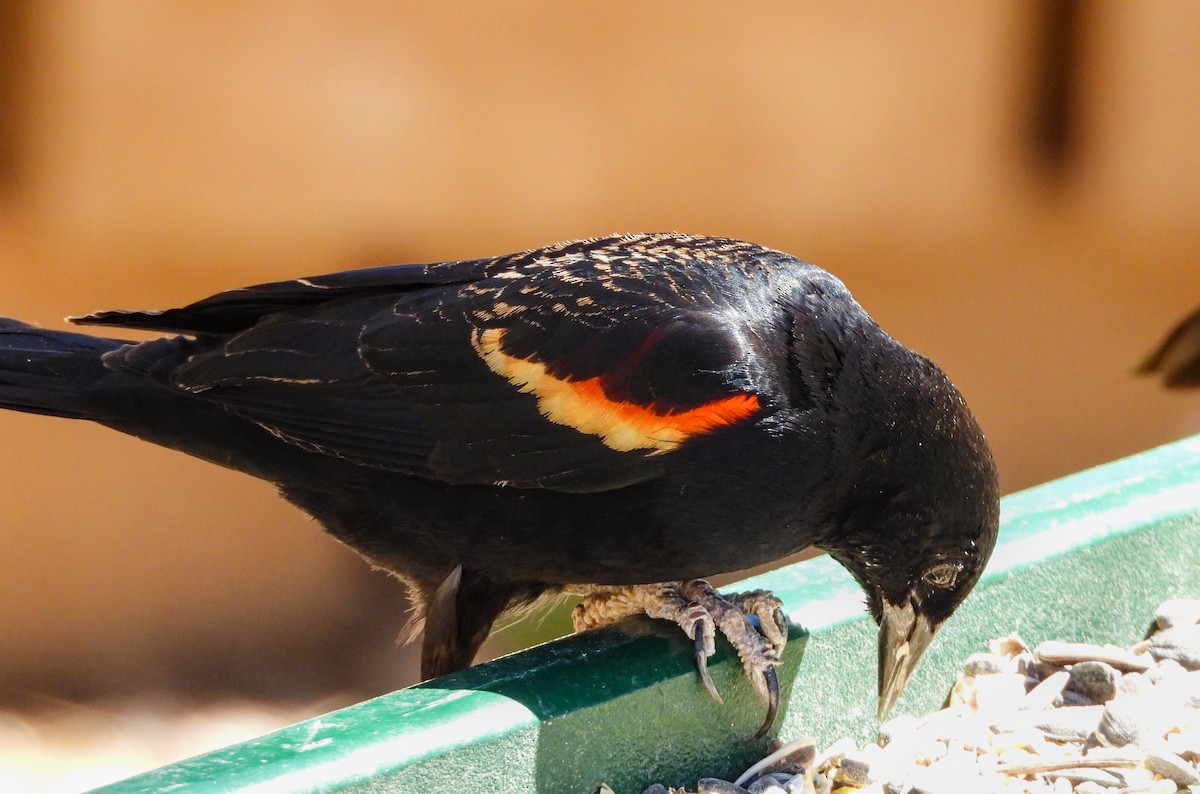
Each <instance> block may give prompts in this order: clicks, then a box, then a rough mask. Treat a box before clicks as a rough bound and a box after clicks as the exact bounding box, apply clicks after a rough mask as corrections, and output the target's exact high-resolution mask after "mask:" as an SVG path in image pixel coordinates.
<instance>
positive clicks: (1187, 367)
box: [1137, 309, 1200, 389]
mask: <svg viewBox="0 0 1200 794" xmlns="http://www.w3.org/2000/svg"><path fill="white" fill-rule="evenodd" d="M1137 373H1138V374H1139V375H1155V374H1157V375H1161V376H1162V379H1163V385H1164V386H1166V387H1167V388H1168V389H1189V388H1194V387H1196V386H1200V309H1197V310H1196V311H1194V312H1192V313H1191V314H1189V315H1188V316H1187V317H1184V318H1183V319H1182V320H1180V321H1179V322H1178V323H1177V324H1176V325H1175V327H1174V328H1172V329H1171V332H1170V333H1169V334H1167V338H1166V339H1164V340H1163V341H1162V342H1161V343H1160V344H1159V346H1158V347H1157V348H1155V350H1154V352H1153V353H1151V354H1150V356H1149V357H1148V358H1147V359H1146V360H1145V361H1143V362H1142V364H1141V366H1140V367H1138V369H1137Z"/></svg>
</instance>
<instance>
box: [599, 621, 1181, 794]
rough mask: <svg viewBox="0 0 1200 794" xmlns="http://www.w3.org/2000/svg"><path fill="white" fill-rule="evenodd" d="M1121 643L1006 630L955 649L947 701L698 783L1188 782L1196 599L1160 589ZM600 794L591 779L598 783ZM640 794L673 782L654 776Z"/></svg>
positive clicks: (819, 786)
mask: <svg viewBox="0 0 1200 794" xmlns="http://www.w3.org/2000/svg"><path fill="white" fill-rule="evenodd" d="M1154 617H1155V621H1156V623H1157V626H1158V629H1157V631H1156V632H1155V633H1154V634H1153V635H1152V636H1151V637H1150V638H1149V639H1147V640H1145V641H1143V642H1140V643H1138V644H1137V645H1134V646H1133V647H1132V648H1129V649H1124V648H1118V647H1115V646H1112V645H1088V644H1082V643H1070V642H1058V641H1047V642H1043V643H1042V644H1040V645H1038V646H1037V647H1036V648H1034V649H1032V650H1030V648H1029V647H1028V646H1027V645H1026V644H1025V643H1024V642H1023V641H1022V640H1021V639H1020V637H1018V636H1016V635H1009V636H1008V637H1003V638H1001V639H997V640H993V641H992V642H990V643H989V644H988V652H987V653H977V654H974V655H972V656H971V657H969V658H968V659H967V661H966V664H965V665H964V667H963V670H962V672H961V673H960V674H959V676H958V680H957V682H956V684H955V686H954V689H953V691H952V692H951V694H950V698H949V705H948V706H947V707H946V708H944V709H942V710H941V711H938V712H935V713H933V714H930V715H928V716H926V717H923V718H919V719H918V718H915V717H910V716H901V717H897V718H895V719H893V720H891V721H890V722H887V723H885V724H884V725H883V726H882V728H881V729H880V733H879V742H878V744H870V745H867V746H865V747H861V748H860V747H857V746H856V745H855V743H854V742H853V741H851V740H849V739H843V740H841V741H839V742H836V743H834V744H833V745H832V746H830V747H828V748H826V749H825V750H824V751H823V752H818V751H817V747H816V744H815V742H814V741H813V740H812V739H801V740H799V741H796V742H792V743H791V744H788V745H786V746H783V747H780V748H778V749H776V750H775V751H774V752H773V753H771V754H770V755H768V756H767V757H765V758H763V759H762V760H761V761H759V762H758V763H756V764H755V765H754V766H752V767H750V768H749V769H747V770H746V772H745V773H743V774H742V775H741V777H739V778H738V779H737V780H736V781H734V782H729V781H725V780H717V779H712V778H706V779H704V780H701V781H700V782H699V783H698V785H697V789H696V790H697V791H698V792H699V794H746V793H747V792H748V793H749V794H951V793H953V794H961V793H962V792H981V793H983V794H986V793H987V792H1029V793H1030V794H1071V792H1078V794H1135V793H1136V794H1142V793H1143V792H1145V793H1146V794H1159V793H1160V792H1162V793H1163V794H1165V793H1166V792H1176V791H1179V790H1184V791H1191V792H1196V793H1200V601H1192V600H1182V599H1177V600H1173V601H1168V602H1166V603H1164V604H1163V605H1162V606H1160V607H1159V608H1158V609H1157V610H1156V611H1155V616H1154ZM601 792H604V789H603V788H602V789H601ZM643 794H685V790H684V789H668V788H666V787H665V786H662V785H657V784H656V785H654V786H651V787H650V788H648V789H646V790H645V791H644V792H643Z"/></svg>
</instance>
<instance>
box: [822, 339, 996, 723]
mask: <svg viewBox="0 0 1200 794" xmlns="http://www.w3.org/2000/svg"><path fill="white" fill-rule="evenodd" d="M897 347H899V346H898V345H897ZM900 350H901V351H904V353H906V354H907V355H903V354H900V353H897V352H896V351H893V353H894V354H896V355H895V357H893V358H891V359H889V360H890V361H891V362H892V364H894V365H895V366H894V368H893V367H892V366H888V367H883V368H881V369H876V370H875V371H874V372H873V375H874V377H875V378H876V380H875V382H874V383H872V384H871V385H870V386H868V388H869V389H870V390H872V391H875V397H876V398H877V399H874V400H872V405H873V406H874V407H875V408H876V410H874V411H870V410H869V409H868V413H869V414H870V415H869V416H864V417H862V418H861V419H860V420H858V421H855V422H854V423H853V424H854V430H853V432H852V433H851V434H850V437H849V440H847V441H845V444H846V448H845V451H844V454H845V455H847V456H849V457H851V458H854V459H855V462H854V463H853V464H851V466H850V469H851V472H850V476H849V477H846V478H845V479H844V480H843V481H844V483H845V486H844V488H843V489H842V493H841V494H840V498H839V500H838V501H839V505H840V507H839V510H838V514H837V517H836V518H835V521H836V522H837V523H838V524H840V530H839V531H837V532H836V534H835V540H833V541H832V542H831V544H830V545H829V546H828V547H827V550H828V551H829V552H830V554H831V555H832V556H833V557H834V558H835V559H837V560H838V561H839V562H841V563H842V564H843V565H845V566H846V568H848V569H849V570H850V572H851V573H852V574H853V575H854V577H855V578H856V579H857V580H858V582H859V584H860V585H862V588H863V590H864V591H865V592H866V595H867V603H868V607H869V608H870V610H871V614H872V615H873V616H874V618H875V621H876V623H878V624H879V718H880V719H883V718H885V717H886V716H887V715H888V714H889V713H890V712H891V710H892V707H893V706H895V704H896V701H897V699H898V698H899V697H900V693H901V692H903V691H904V686H905V684H906V683H907V682H908V679H909V676H910V675H911V674H912V672H913V670H914V669H916V666H917V662H918V661H919V660H920V658H921V656H922V654H923V653H924V652H925V650H926V649H927V648H928V647H929V644H930V641H931V640H932V639H933V637H934V635H935V634H936V633H937V631H938V629H939V628H940V627H941V625H942V624H943V623H944V622H945V620H946V619H947V618H948V617H950V615H951V614H952V613H953V612H954V610H955V609H956V608H957V607H958V605H959V604H961V603H962V601H963V599H965V598H966V597H967V594H968V593H970V591H971V589H972V588H973V587H974V586H975V583H976V582H977V581H978V580H979V576H980V574H981V573H982V572H983V569H984V566H985V565H986V564H987V561H988V558H989V557H990V556H991V553H992V548H993V546H995V542H996V534H997V529H998V523H999V490H998V483H997V476H996V467H995V463H994V462H993V460H992V455H991V452H990V450H989V448H988V445H987V442H986V441H985V440H984V437H983V433H982V431H981V430H980V428H979V425H978V424H977V423H976V421H975V418H974V417H973V416H972V415H971V412H970V411H969V410H968V409H967V405H966V403H965V401H964V400H963V398H962V396H961V395H960V394H959V392H958V390H957V389H955V387H954V386H953V385H952V384H951V383H950V381H949V379H948V378H947V377H946V376H945V375H944V374H943V373H942V371H941V370H940V369H938V368H937V366H936V365H934V364H933V363H932V362H929V361H928V360H926V359H924V358H922V357H920V356H918V355H916V354H914V353H911V352H909V351H906V350H904V349H903V348H900ZM899 362H902V363H899ZM877 389H878V390H881V391H878V390H877ZM881 395H882V399H879V398H880V397H881Z"/></svg>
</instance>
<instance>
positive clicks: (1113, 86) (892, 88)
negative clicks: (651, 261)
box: [0, 0, 1200, 790]
mask: <svg viewBox="0 0 1200 794" xmlns="http://www.w3.org/2000/svg"><path fill="white" fill-rule="evenodd" d="M1198 36H1200V5H1198V4H1195V3H1192V2H1187V1H1186V0H1142V2H1138V3H1123V2H1118V1H1117V0H1108V1H1107V2H1099V1H1098V2H1088V3H1084V2H1071V1H1070V0H1040V1H1039V0H1025V2H1012V1H1011V0H989V1H988V2H983V1H980V2H973V3H961V2H956V1H955V0H936V1H935V2H928V3H924V4H894V3H882V2H876V3H868V2H838V3H812V2H805V3H791V4H771V5H754V6H749V7H747V6H737V7H735V6H734V5H732V4H729V3H725V2H699V3H698V2H694V1H693V2H687V3H659V4H634V3H628V4H626V3H609V4H573V3H561V2H539V1H536V0H524V1H521V2H513V0H506V1H505V2H448V3H439V4H423V3H412V2H392V3H383V2H378V3H371V2H350V3H334V2H306V3H290V2H284V1H283V0H275V1H274V2H260V3H254V4H248V3H237V2H206V3H187V2H157V0H120V1H117V0H104V1H98V2H69V1H67V0H38V1H37V2H34V0H0V277H2V278H0V315H10V316H16V317H20V318H22V319H26V320H31V321H35V322H38V323H41V324H43V325H46V326H50V327H63V326H64V324H63V322H62V318H63V317H64V316H65V315H68V314H82V313H86V312H89V311H92V310H96V309H105V308H164V307H169V306H174V305H178V304H181V303H184V302H187V301H190V300H192V299H194V298H198V297H202V296H204V295H207V294H210V293H212V292H216V291H219V290H222V289H227V288H231V287H236V286H241V285H244V284H250V283H255V282H260V281H267V280H273V279H280V278H287V277H292V276H297V275H305V274H313V273H320V272H326V271H330V270H336V269H343V268H348V267H362V266H368V265H376V264H388V263H395V262H405V261H425V260H437V259H450V258H461V257H473V256H484V255H492V254H499V253H505V252H509V251H513V250H520V249H524V248H529V247H533V246H537V245H543V244H547V243H551V242H555V241H558V240H562V239H569V238H576V237H584V236H591V235H597V234H604V233H609V232H614V231H622V232H624V231H657V230H672V229H674V230H681V231H688V232H697V233H707V234H719V235H728V236H733V237H739V238H745V239H749V240H754V241H756V242H760V243H763V244H766V245H769V246H773V247H776V248H781V249H784V250H787V251H790V252H792V253H795V254H797V255H799V256H801V257H803V258H806V259H809V260H811V261H814V262H817V263H818V264H821V265H823V266H824V267H826V268H828V269H830V270H832V271H833V272H835V273H836V274H837V275H839V276H840V277H841V278H842V279H843V280H844V281H845V282H846V283H847V284H848V285H849V286H850V288H851V289H852V290H853V291H854V292H855V294H856V296H857V297H858V298H859V300H860V301H861V302H862V303H863V304H864V305H865V306H866V307H867V308H868V310H869V311H870V312H871V313H872V314H873V315H874V316H875V318H876V319H877V320H879V321H880V323H881V324H883V325H884V326H885V327H886V328H888V329H889V330H890V331H891V332H892V333H893V334H894V335H895V336H897V337H898V338H899V339H901V340H902V341H904V342H906V343H907V344H909V345H910V346H912V347H915V348H916V349H918V350H920V351H922V352H924V353H926V354H927V355H929V356H931V357H932V358H934V359H935V360H937V361H938V362H939V363H940V364H941V365H942V366H943V368H944V369H946V370H947V371H948V372H949V373H950V375H951V377H953V378H954V380H955V381H956V382H957V383H958V384H959V386H960V387H961V389H962V390H963V392H964V393H965V394H966V396H967V398H968V400H969V402H970V403H971V405H972V406H973V407H974V409H975V411H976V413H977V414H978V416H979V418H980V420H981V422H982V423H983V425H984V427H985V429H986V430H987V432H988V434H989V437H990V439H991V441H992V444H993V447H994V450H995V452H996V454H997V456H998V459H999V463H1000V468H1001V472H1002V476H1003V484H1004V489H1005V491H1013V490H1016V489H1020V488H1024V487H1027V486H1030V485H1033V484H1036V483H1038V482H1042V481H1044V480H1047V479H1051V478H1054V477H1058V476H1060V475H1063V474H1066V473H1069V472H1071V471H1074V470H1077V469H1080V468H1083V467H1086V466H1090V465H1093V464H1097V463H1101V462H1103V461H1106V460H1110V459H1113V458H1116V457H1120V456H1123V455H1127V454H1129V453H1133V452H1136V451H1138V450H1141V449H1144V448H1147V447H1150V446H1153V445H1156V444H1159V443H1162V442H1165V441H1167V440H1170V439H1174V438H1178V437H1181V436H1183V435H1187V434H1189V433H1192V432H1197V431H1200V398H1197V396H1196V395H1194V394H1191V395H1188V394H1185V395H1170V394H1166V393H1163V392H1162V391H1161V390H1160V389H1159V388H1158V387H1157V386H1156V385H1155V384H1154V383H1152V382H1147V381H1143V380H1139V379H1136V378H1134V377H1133V376H1132V375H1131V370H1132V369H1133V368H1134V367H1135V366H1136V364H1137V363H1138V362H1139V360H1140V358H1141V357H1142V356H1143V355H1144V354H1145V353H1146V352H1147V351H1148V350H1149V349H1150V348H1151V347H1152V346H1153V345H1154V344H1155V342H1156V341H1157V340H1158V339H1159V338H1160V337H1161V336H1162V335H1163V334H1164V333H1165V331H1166V330H1167V328H1168V327H1169V326H1170V324H1171V323H1172V322H1173V321H1174V320H1175V319H1177V318H1178V317H1180V316H1181V315H1183V314H1184V313H1185V312H1186V311H1189V310H1190V309H1192V308H1193V307H1194V306H1195V305H1197V304H1200V271H1198V270H1197V267H1196V264H1197V263H1196V252H1197V249H1198V248H1200V143H1198V142H1200V103H1198V102H1197V97H1198V96H1200V50H1198V49H1197V47H1196V42H1197V40H1198ZM0 543H2V544H3V545H2V548H3V553H0V706H3V705H8V706H9V707H10V709H11V711H10V712H8V714H9V716H8V717H7V718H5V717H0V738H3V739H4V741H3V742H2V743H3V744H5V745H6V746H9V747H14V746H16V747H18V748H29V747H35V746H37V747H41V746H44V745H47V744H48V745H56V743H57V745H61V746H67V747H70V746H74V747H75V749H76V751H78V747H79V746H81V743H82V742H83V739H82V738H80V737H81V736H82V735H83V734H84V733H87V731H89V730H90V731H91V733H89V734H87V735H88V736H89V737H91V739H93V740H95V741H97V742H98V744H96V745H94V746H96V747H98V748H100V749H99V750H97V751H96V753H95V755H94V757H92V756H88V760H87V762H86V763H84V762H82V761H80V760H79V754H78V752H76V754H75V755H76V758H75V760H74V762H66V763H65V766H67V767H70V765H71V763H74V764H75V766H74V767H71V770H72V772H71V774H73V775H74V777H68V778H67V782H65V783H63V782H62V780H61V778H62V777H63V776H62V775H61V774H60V775H59V778H58V779H57V780H58V783H57V784H58V785H61V786H63V787H64V788H63V790H70V789H71V786H75V787H76V788H80V787H83V786H84V785H94V784H97V783H100V782H103V781H104V779H106V777H105V776H107V779H111V778H113V777H116V776H119V775H120V774H127V773H129V772H132V771H135V769H134V768H132V767H136V766H138V765H139V764H140V765H145V764H148V763H158V762H163V761H166V760H170V759H171V758H173V757H178V756H180V755H185V754H189V753H193V752H198V751H200V750H203V749H207V748H208V747H209V746H212V745H213V744H218V743H221V742H224V741H231V740H232V739H233V738H237V737H238V736H240V735H243V734H241V733H238V732H237V730H233V729H228V730H227V729H226V728H227V726H228V724H229V723H230V720H227V719H226V717H227V716H228V714H227V713H226V712H224V711H219V709H220V708H224V707H225V705H227V704H229V703H231V702H235V703H241V702H244V701H253V702H257V703H260V704H263V705H262V706H261V708H259V709H258V710H257V711H250V712H248V713H251V714H252V715H253V716H251V717H249V719H250V722H249V723H247V724H245V725H244V726H243V727H241V728H239V729H238V730H241V731H243V732H250V733H253V732H258V731H260V730H265V729H266V728H267V727H269V726H271V725H274V724H280V723H282V722H283V721H286V720H290V719H295V718H298V717H300V716H304V715H305V714H310V713H315V712H317V711H321V710H326V709H328V708H331V707H333V706H336V705H340V704H342V703H346V702H350V701H352V700H354V699H358V698H361V697H365V696H367V695H371V694H377V693H380V692H383V691H386V690H388V689H390V688H394V687H396V686H401V685H404V684H407V683H411V682H412V680H413V678H414V672H413V667H412V661H413V653H412V649H405V650H399V651H398V650H396V648H395V647H394V644H395V637H396V634H397V632H398V630H399V627H400V626H401V624H402V622H403V617H404V615H403V610H404V608H405V605H404V601H403V598H402V592H401V591H402V588H400V587H399V586H397V585H395V584H394V583H393V582H390V581H388V580H387V579H386V578H385V577H383V576H382V575H381V574H378V573H373V572H371V571H369V570H368V569H367V567H366V566H365V565H364V564H362V563H361V562H359V561H358V559H357V558H356V557H354V555H352V554H351V553H349V552H347V551H346V550H344V549H343V548H341V547H340V546H338V545H337V544H336V543H334V542H333V541H331V540H329V539H327V538H326V537H324V535H323V534H322V533H321V532H320V531H319V530H318V528H317V527H316V526H315V525H314V524H313V523H312V522H311V521H309V520H307V519H306V518H305V517H304V516H303V515H301V514H300V513H299V512H298V511H296V510H294V509H292V508H290V507H289V506H288V505H286V504H284V503H283V502H282V501H281V500H279V499H277V498H276V497H275V496H274V494H273V493H272V490H271V488H270V487H269V486H267V485H265V484H263V483H260V482H257V481H254V480H252V479H250V478H247V477H245V476H242V475H238V474H234V473H231V472H226V471H223V470H220V469H217V468H215V467H212V466H209V465H207V464H204V463H200V462H198V461H194V460H191V459H189V458H186V457H184V456H182V455H180V454H178V453H173V452H168V451H165V450H161V449H157V448H154V447H151V446H148V445H146V444H144V443H142V442H139V441H135V440H133V439H129V438H125V437H122V436H119V435H118V434H116V433H113V432H111V431H107V430H104V429H101V428H97V427H91V426H86V425H82V424H77V423H71V422H68V421H65V420H54V419H46V418H41V417H32V416H22V415H16V414H9V413H4V414H0ZM536 628H537V627H536V626H534V627H533V629H536ZM561 628H563V624H562V622H561V620H558V621H556V622H552V623H551V626H550V630H551V631H553V630H555V629H561ZM522 632H525V633H522ZM527 634H528V632H527V631H525V629H520V630H517V631H516V632H513V633H512V634H511V635H509V636H507V637H506V636H505V635H502V636H501V639H500V642H499V643H494V644H493V645H492V646H490V647H491V651H492V652H498V651H499V650H501V649H503V647H504V645H505V642H507V643H508V644H510V645H511V644H520V643H522V642H526V641H528V638H527ZM231 699H233V700H231ZM131 702H136V703H140V704H142V705H143V706H144V705H145V704H146V703H151V704H157V706H156V708H150V707H146V708H143V709H141V710H140V711H137V713H138V714H142V715H143V716H141V717H138V718H136V719H133V718H128V717H122V716H120V714H122V713H127V712H121V711H120V709H117V711H116V712H109V711H107V710H106V709H107V708H108V705H109V704H113V703H116V704H128V703H131ZM204 708H217V709H218V712H216V713H217V716H215V717H214V718H213V720H212V721H210V722H208V723H206V724H205V725H206V727H204V728H203V729H198V730H196V731H195V732H194V733H195V734H196V736H195V740H194V741H191V740H189V741H184V740H183V739H182V738H180V736H181V734H179V733H177V732H170V731H163V730H162V726H163V725H164V724H171V723H169V722H166V723H164V722H162V721H161V720H164V719H167V718H166V717H162V715H163V714H164V713H165V714H168V715H172V714H173V715H176V716H177V717H179V718H180V719H189V718H193V717H194V716H195V715H196V714H197V713H199V710H202V709H204ZM81 713H83V714H86V716H87V719H85V720H84V723H85V727H84V728H77V727H76V728H71V727H63V725H64V724H65V723H63V721H62V719H61V718H63V715H67V716H71V715H75V716H78V715H79V714H81ZM145 713H153V714H155V715H157V716H155V717H154V718H153V719H150V718H146V717H145V716H144V714H145ZM113 714H116V715H117V716H113ZM39 719H40V720H41V721H40V722H39V721H38V720H39ZM6 720H7V721H6ZM213 725H216V726H217V727H216V728H213ZM147 726H149V730H147ZM76 730H78V731H81V732H82V733H72V731H76ZM6 731H7V733H6ZM187 735H188V736H191V734H187ZM97 736H98V737H100V738H99V739H96V737H97ZM166 736H170V737H171V738H170V741H167V739H166V738H165V737H166ZM31 737H32V738H31ZM114 737H116V738H114ZM22 742H24V744H22ZM39 742H40V743H41V744H39ZM14 743H15V744H14ZM89 746H93V745H89ZM30 757H32V756H31V755H29V754H26V756H25V767H23V768H21V769H17V768H16V767H13V766H12V765H11V763H10V765H9V767H7V772H6V771H5V769H6V768H5V766H4V764H3V762H0V784H3V783H4V782H5V780H6V778H5V777H4V775H5V774H8V775H9V776H10V778H8V779H12V780H17V781H18V782H20V781H26V780H32V779H35V778H33V777H29V776H30V775H35V774H42V773H43V772H45V773H47V774H50V773H52V772H53V771H55V770H60V771H61V769H62V768H64V762H62V761H61V759H60V760H54V759H53V758H51V759H50V760H46V761H45V762H44V763H42V762H41V761H39V762H38V764H40V766H39V767H38V769H36V770H33V771H30V768H29V767H30V766H31V764H30V762H29V761H28V759H29V758H30ZM42 767H45V768H44V769H43V768H42ZM22 775H25V776H26V777H21V776H22ZM37 779H39V780H42V782H45V780H44V779H41V778H37ZM46 779H49V778H46Z"/></svg>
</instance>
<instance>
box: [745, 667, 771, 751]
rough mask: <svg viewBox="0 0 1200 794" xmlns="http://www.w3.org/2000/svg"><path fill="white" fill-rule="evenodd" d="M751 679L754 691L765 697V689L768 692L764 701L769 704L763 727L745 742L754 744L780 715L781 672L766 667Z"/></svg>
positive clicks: (765, 733) (764, 734)
mask: <svg viewBox="0 0 1200 794" xmlns="http://www.w3.org/2000/svg"><path fill="white" fill-rule="evenodd" d="M751 680H752V681H753V682H754V691H755V692H758V693H759V695H758V696H759V697H760V698H763V697H764V696H763V691H765V692H766V696H765V698H764V699H763V702H764V703H766V704H767V716H766V719H764V720H763V724H762V727H760V728H759V729H758V731H757V732H756V733H755V734H754V735H753V736H751V737H750V738H749V739H747V740H746V741H745V742H743V744H753V743H754V742H757V741H758V740H759V739H761V738H762V737H764V736H766V735H767V731H769V730H771V726H772V725H774V724H775V718H776V717H777V716H778V715H779V674H778V673H776V672H775V668H774V667H764V668H763V669H762V670H759V671H758V675H757V676H755V677H753V678H751Z"/></svg>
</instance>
